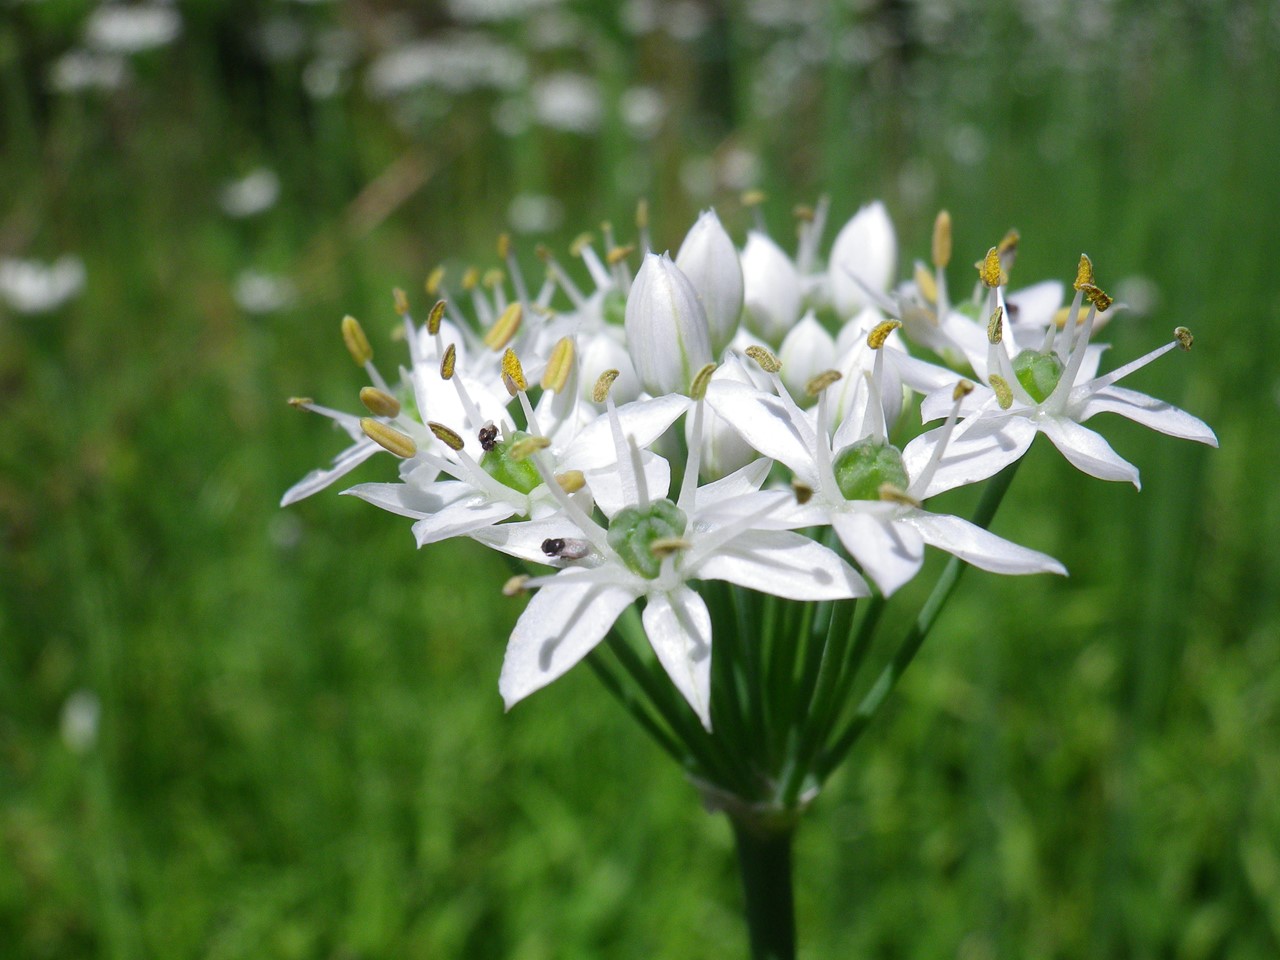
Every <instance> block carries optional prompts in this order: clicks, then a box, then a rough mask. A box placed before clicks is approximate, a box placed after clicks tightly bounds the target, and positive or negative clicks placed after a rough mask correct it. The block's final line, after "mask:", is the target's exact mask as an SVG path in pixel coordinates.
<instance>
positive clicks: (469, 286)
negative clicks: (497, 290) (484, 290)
mask: <svg viewBox="0 0 1280 960" xmlns="http://www.w3.org/2000/svg"><path fill="white" fill-rule="evenodd" d="M479 283H480V271H479V270H478V269H476V268H475V267H467V269H466V270H465V271H463V274H462V289H463V290H474V289H475V288H476V287H477V286H478V285H479Z"/></svg>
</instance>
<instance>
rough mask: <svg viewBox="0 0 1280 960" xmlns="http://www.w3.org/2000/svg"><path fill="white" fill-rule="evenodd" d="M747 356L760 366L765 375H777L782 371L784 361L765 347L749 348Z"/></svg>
mask: <svg viewBox="0 0 1280 960" xmlns="http://www.w3.org/2000/svg"><path fill="white" fill-rule="evenodd" d="M746 354H747V356H748V357H750V358H751V359H752V360H754V361H755V362H756V363H758V364H759V365H760V369H761V370H763V371H764V372H765V373H777V372H778V371H779V370H781V369H782V361H781V360H779V359H778V358H777V357H775V356H774V355H773V353H772V352H771V351H770V350H768V349H766V348H765V347H758V346H750V347H747V349H746Z"/></svg>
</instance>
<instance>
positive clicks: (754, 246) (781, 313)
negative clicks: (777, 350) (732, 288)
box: [742, 230, 804, 346]
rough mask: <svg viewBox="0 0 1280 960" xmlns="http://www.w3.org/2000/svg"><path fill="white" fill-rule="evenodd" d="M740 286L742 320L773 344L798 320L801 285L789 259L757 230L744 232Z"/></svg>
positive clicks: (802, 291) (779, 340) (802, 292)
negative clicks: (745, 237) (741, 288)
mask: <svg viewBox="0 0 1280 960" xmlns="http://www.w3.org/2000/svg"><path fill="white" fill-rule="evenodd" d="M742 286H743V314H742V316H743V320H744V322H745V323H746V325H747V327H748V328H749V329H750V330H751V331H752V332H753V333H755V334H756V335H757V336H760V337H763V338H764V339H765V340H766V341H767V342H769V343H770V344H772V345H774V346H777V345H778V344H780V343H781V342H782V338H783V337H785V336H786V335H787V331H788V330H790V329H791V328H792V327H794V326H795V325H796V321H797V320H799V319H800V303H801V299H802V297H803V295H804V288H803V286H802V284H801V280H800V273H799V271H798V270H796V265H795V264H794V263H792V262H791V258H790V257H788V256H787V255H786V254H785V253H783V251H782V248H781V247H779V246H778V245H777V244H776V243H774V242H773V241H772V240H770V239H769V238H768V237H767V236H765V235H764V234H763V233H761V232H760V231H758V230H752V231H751V232H750V233H749V234H747V245H746V246H745V247H744V248H743V250H742Z"/></svg>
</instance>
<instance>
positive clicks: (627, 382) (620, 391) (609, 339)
mask: <svg viewBox="0 0 1280 960" xmlns="http://www.w3.org/2000/svg"><path fill="white" fill-rule="evenodd" d="M615 330H617V328H616V327H614V328H611V329H605V330H602V331H601V332H599V333H597V334H595V335H593V336H584V337H583V338H582V339H580V340H579V341H578V355H579V359H578V363H579V368H578V385H579V391H580V392H581V394H582V398H583V399H584V400H592V395H591V394H592V390H593V389H594V387H595V384H596V381H597V380H598V379H599V378H600V374H602V373H604V372H605V371H606V370H617V371H618V376H617V378H616V379H615V380H614V381H613V385H612V386H611V387H610V390H609V392H610V393H612V394H613V399H614V402H615V403H617V404H619V405H621V404H624V403H630V402H631V401H632V400H635V399H636V398H637V397H639V396H640V378H639V377H637V376H636V368H635V367H634V366H633V365H632V363H631V355H630V354H629V353H627V348H626V347H625V346H623V345H622V343H621V342H620V341H619V340H618V339H617V337H615V336H614V335H613V331H615ZM593 402H594V401H593Z"/></svg>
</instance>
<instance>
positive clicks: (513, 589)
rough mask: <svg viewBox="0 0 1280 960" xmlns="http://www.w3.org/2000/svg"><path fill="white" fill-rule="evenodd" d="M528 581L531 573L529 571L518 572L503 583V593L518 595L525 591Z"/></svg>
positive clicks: (507, 595) (510, 595)
mask: <svg viewBox="0 0 1280 960" xmlns="http://www.w3.org/2000/svg"><path fill="white" fill-rule="evenodd" d="M528 582H529V575H528V574H527V573H517V574H516V575H515V576H514V577H511V578H510V579H509V580H507V582H506V583H504V584H503V585H502V595H503V596H504V597H518V596H520V594H522V593H524V592H525V589H526V588H525V584H526V583H528Z"/></svg>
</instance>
